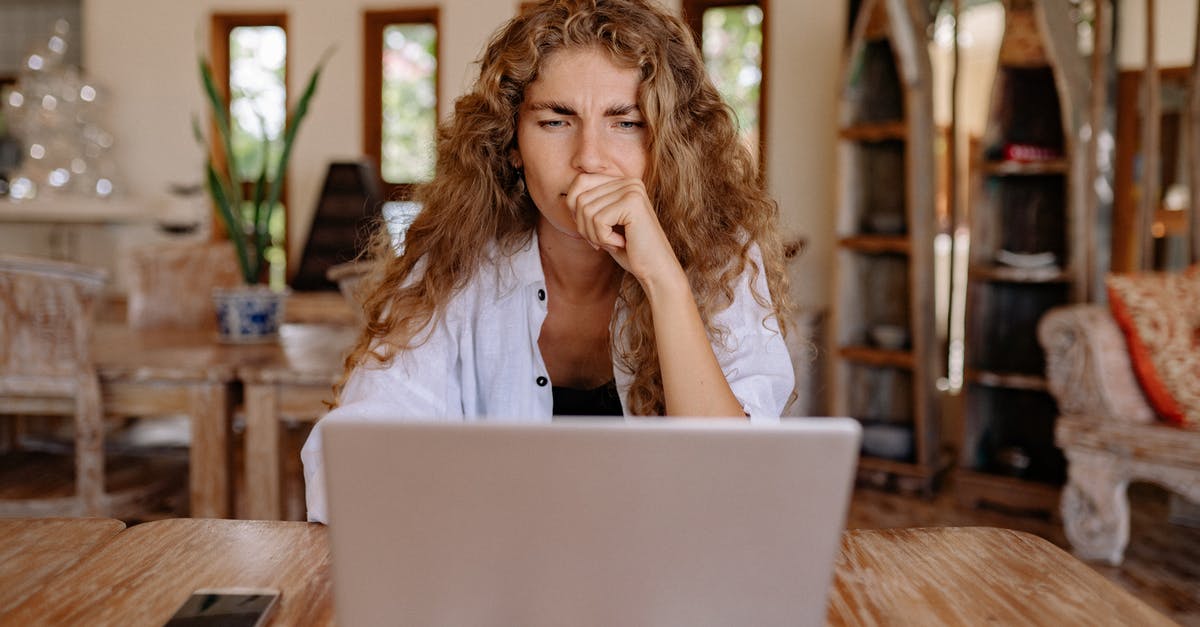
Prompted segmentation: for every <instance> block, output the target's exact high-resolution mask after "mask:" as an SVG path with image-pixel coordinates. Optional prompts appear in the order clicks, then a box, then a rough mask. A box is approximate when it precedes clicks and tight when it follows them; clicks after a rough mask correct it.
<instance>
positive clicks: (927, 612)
mask: <svg viewBox="0 0 1200 627" xmlns="http://www.w3.org/2000/svg"><path fill="white" fill-rule="evenodd" d="M8 543H10V540H9V539H8V538H0V551H4V550H5V549H4V546H5V545H6V544H8ZM35 555H36V554H33V553H31V554H28V555H22V554H20V553H19V552H18V553H17V557H16V558H15V559H16V560H17V566H18V567H23V566H27V567H30V568H33V567H35V566H36V562H37V561H38V558H37V557H36V556H35ZM334 559H335V556H332V555H331V553H330V544H329V529H328V528H327V527H325V526H324V525H321V524H318V523H302V522H283V521H245V520H216V519H207V520H206V519H168V520H161V521H155V522H149V523H144V524H140V525H136V526H134V527H131V528H129V529H127V530H125V531H122V532H120V533H119V534H116V535H115V536H114V537H112V538H111V539H109V540H108V541H106V542H104V543H103V544H102V545H101V546H100V547H99V548H97V549H96V550H94V551H92V552H90V553H88V554H87V555H86V556H84V557H83V558H82V559H80V560H79V561H78V562H77V563H75V564H73V565H71V566H69V567H68V568H66V569H65V570H63V571H62V572H61V573H60V574H59V575H58V576H56V577H55V578H54V581H53V582H52V583H45V582H43V584H42V585H41V587H40V588H39V589H38V590H37V591H36V592H35V593H34V594H31V595H28V596H27V597H26V598H25V599H24V600H23V602H21V603H20V604H19V605H17V606H16V607H14V608H13V609H12V610H11V611H10V612H8V613H7V615H6V616H5V620H6V621H10V622H11V623H12V624H15V625H24V624H88V625H130V624H145V625H161V624H164V623H165V622H166V621H167V619H168V618H170V616H171V615H172V613H173V612H174V611H175V609H176V608H177V607H179V605H180V604H182V603H183V601H184V600H185V599H186V598H187V597H188V596H189V595H190V594H191V593H192V591H194V590H196V589H199V588H229V587H243V588H245V587H250V588H271V589H276V590H279V591H280V598H279V603H278V607H277V609H276V613H275V615H274V617H273V618H272V619H271V622H270V624H272V625H331V624H333V623H334V617H335V613H336V612H335V607H334V601H335V598H334V597H335V595H334V582H333V570H332V564H333V560H334ZM341 567H343V566H339V568H341ZM10 572H11V571H10ZM10 578H11V576H9V577H0V587H2V586H4V585H6V584H7V583H8V579H10ZM826 621H827V623H828V624H830V625H893V624H899V625H910V624H911V625H982V624H1021V625H1055V626H1057V625H1146V626H1154V625H1171V624H1173V623H1172V622H1171V621H1170V620H1168V619H1167V618H1166V617H1165V616H1163V615H1162V614H1160V613H1158V612H1157V611H1155V610H1154V609H1153V608H1151V607H1150V606H1149V605H1147V604H1146V603H1144V602H1143V601H1141V600H1139V599H1137V598H1135V597H1134V596H1132V595H1131V594H1129V593H1128V592H1126V591H1125V590H1122V589H1121V588H1119V587H1117V586H1116V585H1114V584H1113V583H1112V582H1110V581H1108V580H1107V579H1105V578H1104V577H1102V576H1101V575H1100V574H1098V573H1097V572H1095V571H1094V570H1092V569H1091V568H1089V567H1088V566H1087V565H1086V564H1084V563H1083V562H1080V561H1079V560H1078V559H1076V558H1075V557H1073V556H1071V555H1070V554H1068V553H1067V552H1065V551H1063V550H1062V549H1060V548H1058V547H1056V546H1054V545H1053V544H1051V543H1050V542H1048V541H1046V540H1044V539H1042V538H1040V537H1037V536H1034V535H1030V534H1027V533H1023V532H1019V531H1013V530H1008V529H997V528H989V527H941V528H913V529H856V530H850V531H846V532H845V533H844V534H843V535H842V544H841V551H840V554H839V556H838V558H837V560H836V563H835V566H834V572H833V574H832V584H831V586H830V592H829V597H828V600H827V617H826Z"/></svg>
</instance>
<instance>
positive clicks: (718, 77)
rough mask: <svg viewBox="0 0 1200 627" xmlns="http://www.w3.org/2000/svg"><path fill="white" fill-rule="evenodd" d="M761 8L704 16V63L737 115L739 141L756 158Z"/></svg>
mask: <svg viewBox="0 0 1200 627" xmlns="http://www.w3.org/2000/svg"><path fill="white" fill-rule="evenodd" d="M762 21H763V12H762V8H761V7H758V6H755V5H742V6H732V7H719V8H712V9H708V10H706V11H705V12H704V32H703V33H702V34H701V41H703V42H704V63H705V65H706V66H707V67H708V74H709V76H710V77H711V78H712V80H713V83H715V84H716V86H717V90H718V91H720V92H721V96H722V97H723V98H725V102H727V103H729V106H730V107H732V108H733V112H734V114H736V115H737V119H738V127H739V129H741V134H742V140H743V141H745V142H746V146H747V147H749V148H750V152H751V154H753V155H754V158H755V159H757V158H758V146H759V121H758V111H759V108H758V103H759V91H760V88H761V86H762Z"/></svg>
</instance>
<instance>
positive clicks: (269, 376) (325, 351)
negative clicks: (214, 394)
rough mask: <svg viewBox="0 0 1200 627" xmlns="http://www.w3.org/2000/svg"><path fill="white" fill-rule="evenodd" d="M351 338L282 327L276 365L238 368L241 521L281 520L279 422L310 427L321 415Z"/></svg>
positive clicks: (344, 330) (351, 332) (320, 328)
mask: <svg viewBox="0 0 1200 627" xmlns="http://www.w3.org/2000/svg"><path fill="white" fill-rule="evenodd" d="M357 337H358V329H357V328H355V327H352V326H337V325H312V324H310V325H288V326H285V327H284V328H283V330H282V332H281V338H280V339H281V341H280V344H281V346H282V348H283V350H282V351H281V353H280V354H279V355H278V356H277V359H274V360H272V361H270V362H260V363H253V364H246V365H243V366H240V367H239V368H238V379H240V380H241V381H242V384H243V385H244V386H245V394H246V454H245V471H246V478H245V486H246V500H245V503H246V511H245V512H243V513H244V514H245V517H246V518H250V519H257V520H280V519H281V518H282V517H283V512H284V509H283V489H282V486H283V481H282V478H281V475H280V461H281V459H280V435H281V433H280V420H281V419H283V418H287V419H290V420H298V421H305V422H312V421H315V420H316V419H317V418H320V417H321V416H322V415H324V413H325V412H326V411H327V410H328V406H327V405H326V403H327V402H329V401H332V400H333V385H334V384H335V383H337V382H338V380H339V379H341V376H342V370H343V363H344V361H345V358H346V354H347V353H348V352H349V350H350V348H351V346H352V345H353V344H354V341H355V339H357Z"/></svg>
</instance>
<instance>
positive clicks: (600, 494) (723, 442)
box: [324, 418, 860, 627]
mask: <svg viewBox="0 0 1200 627" xmlns="http://www.w3.org/2000/svg"><path fill="white" fill-rule="evenodd" d="M324 438H325V465H326V468H327V471H326V472H327V473H328V474H327V476H326V482H327V487H328V493H329V507H330V509H329V522H330V533H331V536H332V551H333V576H334V599H335V607H336V612H337V620H338V624H340V625H343V626H349V627H356V626H359V625H437V626H442V625H454V626H456V625H465V626H480V625H503V626H510V625H521V626H540V625H554V626H562V625H572V626H576V625H578V626H587V625H605V626H610V625H656V626H658V625H665V626H673V625H681V626H682V625H686V626H688V627H696V626H700V625H760V626H761V625H820V624H822V623H823V622H824V618H825V604H826V595H827V593H828V589H829V585H830V581H831V575H832V571H833V562H834V558H835V556H836V555H837V552H838V550H839V548H840V537H841V531H842V529H843V525H844V524H845V516H846V508H847V504H848V500H849V496H850V491H851V487H852V483H853V473H854V466H855V463H856V460H857V457H858V447H859V439H860V429H859V426H858V423H857V422H856V421H854V420H851V419H842V418H819V419H802V420H793V421H787V422H785V423H784V424H783V425H779V426H759V425H753V426H752V425H750V424H748V423H746V422H744V421H736V422H734V421H721V420H652V421H650V420H647V421H633V422H617V423H613V422H607V421H597V422H584V421H579V422H571V423H562V422H556V423H554V424H548V425H529V424H497V423H472V424H461V423H459V424H444V423H412V422H406V423H378V422H375V423H366V422H363V423H353V422H341V423H330V424H327V425H326V426H325V427H324Z"/></svg>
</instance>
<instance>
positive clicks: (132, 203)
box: [0, 193, 161, 224]
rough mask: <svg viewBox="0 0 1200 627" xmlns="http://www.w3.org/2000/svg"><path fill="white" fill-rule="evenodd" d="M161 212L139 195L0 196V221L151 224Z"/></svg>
mask: <svg viewBox="0 0 1200 627" xmlns="http://www.w3.org/2000/svg"><path fill="white" fill-rule="evenodd" d="M159 217H161V216H159V215H158V212H157V211H156V210H155V207H153V206H152V205H151V204H150V203H149V202H147V201H145V200H142V199H140V198H129V197H118V198H88V197H74V196H69V195H66V194H58V195H55V194H51V193H47V194H45V195H43V196H39V197H38V198H35V199H33V200H21V201H16V200H6V199H4V198H2V197H0V222H20V223H29V224H37V223H65V224H152V223H153V222H154V221H155V220H156V219H157V218H159Z"/></svg>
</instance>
